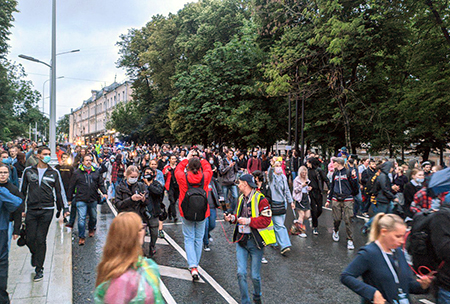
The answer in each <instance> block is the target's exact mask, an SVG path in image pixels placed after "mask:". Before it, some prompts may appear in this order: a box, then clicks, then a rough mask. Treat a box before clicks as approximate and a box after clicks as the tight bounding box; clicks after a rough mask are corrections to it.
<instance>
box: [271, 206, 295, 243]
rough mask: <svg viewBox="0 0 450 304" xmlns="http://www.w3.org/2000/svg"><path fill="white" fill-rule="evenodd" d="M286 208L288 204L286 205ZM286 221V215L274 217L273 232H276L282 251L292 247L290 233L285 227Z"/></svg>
mask: <svg viewBox="0 0 450 304" xmlns="http://www.w3.org/2000/svg"><path fill="white" fill-rule="evenodd" d="M284 205H285V208H286V205H287V204H286V203H285V204H284ZM285 219H286V214H283V215H273V216H272V222H273V230H274V231H275V236H276V238H277V243H278V245H280V248H281V250H283V249H284V248H286V247H291V240H290V239H289V233H288V231H287V229H286V226H284V221H285Z"/></svg>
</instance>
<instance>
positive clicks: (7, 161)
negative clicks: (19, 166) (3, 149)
mask: <svg viewBox="0 0 450 304" xmlns="http://www.w3.org/2000/svg"><path fill="white" fill-rule="evenodd" d="M2 163H4V164H5V165H10V164H11V159H10V158H4V159H3V160H2Z"/></svg>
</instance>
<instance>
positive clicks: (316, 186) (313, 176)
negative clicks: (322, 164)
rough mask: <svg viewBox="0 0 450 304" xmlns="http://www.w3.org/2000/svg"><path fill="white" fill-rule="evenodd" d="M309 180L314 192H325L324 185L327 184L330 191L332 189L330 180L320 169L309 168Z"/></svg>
mask: <svg viewBox="0 0 450 304" xmlns="http://www.w3.org/2000/svg"><path fill="white" fill-rule="evenodd" d="M297 171H298V170H297ZM297 171H296V172H297ZM308 179H309V180H310V181H311V184H310V186H311V187H312V189H313V190H319V191H323V184H324V183H326V184H327V187H328V189H330V181H329V180H328V177H327V175H326V174H325V172H324V171H323V170H322V169H321V168H319V167H317V168H308Z"/></svg>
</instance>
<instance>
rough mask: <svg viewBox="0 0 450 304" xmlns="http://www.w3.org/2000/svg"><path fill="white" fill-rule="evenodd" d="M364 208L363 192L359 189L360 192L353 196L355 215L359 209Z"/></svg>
mask: <svg viewBox="0 0 450 304" xmlns="http://www.w3.org/2000/svg"><path fill="white" fill-rule="evenodd" d="M363 208H364V206H363V201H362V194H361V191H359V193H358V194H357V195H355V196H354V197H353V215H354V216H356V215H357V214H358V211H359V210H361V212H362V211H363Z"/></svg>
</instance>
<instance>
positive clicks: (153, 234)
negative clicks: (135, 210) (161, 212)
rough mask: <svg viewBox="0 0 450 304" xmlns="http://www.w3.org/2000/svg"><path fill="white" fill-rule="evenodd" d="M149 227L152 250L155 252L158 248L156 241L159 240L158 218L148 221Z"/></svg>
mask: <svg viewBox="0 0 450 304" xmlns="http://www.w3.org/2000/svg"><path fill="white" fill-rule="evenodd" d="M147 226H148V230H149V232H150V250H154V249H155V247H156V240H158V228H159V219H158V218H157V217H152V218H151V219H150V220H149V221H147Z"/></svg>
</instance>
